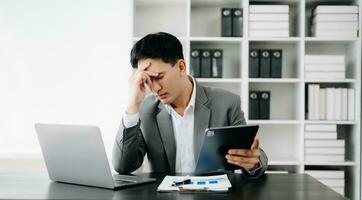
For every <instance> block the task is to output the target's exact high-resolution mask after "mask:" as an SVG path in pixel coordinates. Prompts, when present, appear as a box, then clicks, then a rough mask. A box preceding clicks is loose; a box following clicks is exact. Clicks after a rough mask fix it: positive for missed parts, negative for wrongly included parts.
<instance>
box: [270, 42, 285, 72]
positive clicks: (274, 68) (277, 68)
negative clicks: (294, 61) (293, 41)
mask: <svg viewBox="0 0 362 200" xmlns="http://www.w3.org/2000/svg"><path fill="white" fill-rule="evenodd" d="M282 59H283V55H282V50H281V49H275V50H272V51H271V77H272V78H281V77H282Z"/></svg>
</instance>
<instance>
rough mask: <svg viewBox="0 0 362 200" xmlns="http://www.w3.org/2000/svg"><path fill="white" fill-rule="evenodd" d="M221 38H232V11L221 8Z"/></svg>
mask: <svg viewBox="0 0 362 200" xmlns="http://www.w3.org/2000/svg"><path fill="white" fill-rule="evenodd" d="M221 36H223V37H231V36H232V9H231V8H222V9H221Z"/></svg>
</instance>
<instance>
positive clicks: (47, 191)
mask: <svg viewBox="0 0 362 200" xmlns="http://www.w3.org/2000/svg"><path fill="white" fill-rule="evenodd" d="M143 175H144V176H150V177H154V178H157V181H156V182H155V183H151V184H146V185H140V186H135V187H130V188H125V189H121V190H115V191H113V190H108V189H102V188H96V187H88V186H80V185H73V184H65V183H57V182H52V181H50V180H49V178H48V176H47V175H46V174H0V199H122V200H124V199H126V200H127V199H132V200H135V199H137V200H139V199H141V200H142V199H187V200H199V199H200V200H202V199H205V200H218V199H238V200H242V199H248V200H262V199H268V200H273V199H278V200H280V199H293V200H299V199H300V200H302V199H303V200H304V199H308V200H322V199H323V200H324V199H328V200H341V199H345V198H343V197H342V196H341V195H339V194H338V193H336V192H334V191H333V190H331V189H329V188H328V187H327V186H325V185H323V184H321V183H320V182H318V181H317V180H316V179H314V178H312V177H311V176H309V175H306V174H269V175H265V176H263V177H262V178H261V179H258V180H247V179H246V178H244V177H243V176H242V175H241V174H228V176H229V179H230V182H231V184H232V188H231V189H230V192H229V193H220V194H214V193H210V194H208V193H198V194H178V193H157V192H156V189H157V186H158V185H159V184H160V182H161V181H162V179H163V178H164V176H165V175H166V174H156V173H154V174H143ZM176 175H177V174H176Z"/></svg>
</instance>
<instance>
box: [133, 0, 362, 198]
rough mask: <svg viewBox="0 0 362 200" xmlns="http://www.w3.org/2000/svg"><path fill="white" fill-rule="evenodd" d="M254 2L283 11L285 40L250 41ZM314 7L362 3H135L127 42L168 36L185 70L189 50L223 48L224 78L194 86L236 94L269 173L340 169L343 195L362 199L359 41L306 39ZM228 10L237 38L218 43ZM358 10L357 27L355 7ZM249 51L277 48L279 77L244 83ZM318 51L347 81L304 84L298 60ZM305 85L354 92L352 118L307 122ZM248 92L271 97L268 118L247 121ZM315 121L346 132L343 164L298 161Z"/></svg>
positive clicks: (320, 0)
mask: <svg viewBox="0 0 362 200" xmlns="http://www.w3.org/2000/svg"><path fill="white" fill-rule="evenodd" d="M252 4H273V5H275V4H287V5H289V7H290V20H289V21H290V33H291V34H290V37H287V38H264V37H263V38H259V37H249V36H248V26H249V24H248V13H249V9H248V7H249V5H252ZM316 5H362V4H361V0H223V1H220V0H156V1H148V0H134V27H133V32H134V34H133V36H134V38H133V41H134V42H135V41H137V40H138V39H139V38H141V37H143V36H144V35H146V34H148V33H153V32H158V31H164V32H169V33H172V34H174V35H175V36H177V37H178V38H179V39H180V40H181V42H182V44H183V47H184V56H185V60H186V63H187V65H188V66H189V60H190V51H191V49H193V48H221V49H223V51H224V52H223V53H224V58H223V75H224V76H223V78H217V79H213V78H198V79H197V81H198V82H199V83H200V84H203V85H207V86H211V87H220V88H224V89H226V90H229V91H231V92H234V93H236V94H239V95H240V96H241V101H242V102H241V103H242V104H241V105H242V109H243V111H244V113H245V117H246V119H247V121H248V123H249V124H259V125H260V131H259V137H260V138H261V147H262V148H263V149H264V150H265V151H266V153H267V154H268V157H269V166H270V167H269V168H270V169H280V170H286V171H289V172H290V173H304V171H305V170H307V169H341V170H345V171H346V177H345V182H346V184H345V185H346V187H345V196H346V197H348V198H351V199H360V191H361V184H360V181H361V178H360V177H361V172H360V163H361V159H360V150H361V149H360V144H361V142H360V141H361V137H360V132H361V128H360V123H361V122H360V120H361V117H360V108H361V103H360V102H361V37H360V36H359V37H357V38H335V37H333V38H315V37H311V34H310V31H309V30H310V18H311V9H312V8H313V7H314V6H316ZM233 7H235V8H243V37H221V26H220V24H221V18H220V15H221V8H233ZM359 9H360V10H359V13H360V14H359V27H361V13H362V12H361V6H360V7H359ZM175 22H176V23H175ZM252 48H279V49H283V61H282V62H283V70H282V78H280V79H269V78H249V77H248V74H249V69H248V66H249V60H248V58H249V55H248V54H249V50H250V49H252ZM317 53H326V54H333V53H341V54H344V55H345V56H346V61H347V63H346V76H347V78H345V79H341V80H333V79H323V80H314V79H305V78H304V55H305V54H317ZM188 71H189V70H188ZM310 83H318V84H321V85H322V86H347V87H353V88H355V89H356V97H355V98H356V99H355V102H356V120H354V121H315V120H307V119H306V118H305V116H306V111H305V110H306V107H307V102H306V100H305V98H306V93H307V91H306V87H307V84H310ZM253 89H257V90H261V89H263V90H269V91H271V110H270V113H271V119H270V120H248V101H249V100H248V96H249V95H248V94H249V91H250V90H253ZM319 123H321V124H337V126H338V128H339V129H344V130H345V131H343V133H342V134H339V137H343V139H345V140H346V148H347V149H346V161H345V162H341V163H328V162H306V161H304V126H305V124H319ZM348 145H350V146H348Z"/></svg>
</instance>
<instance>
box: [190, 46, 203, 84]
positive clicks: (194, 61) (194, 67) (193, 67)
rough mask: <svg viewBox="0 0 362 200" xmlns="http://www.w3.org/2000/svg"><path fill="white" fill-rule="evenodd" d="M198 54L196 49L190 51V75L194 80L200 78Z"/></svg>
mask: <svg viewBox="0 0 362 200" xmlns="http://www.w3.org/2000/svg"><path fill="white" fill-rule="evenodd" d="M200 54H201V53H200V50H198V49H193V50H191V61H190V74H191V75H192V76H193V77H195V78H199V77H201V66H200V65H201V60H200Z"/></svg>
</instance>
